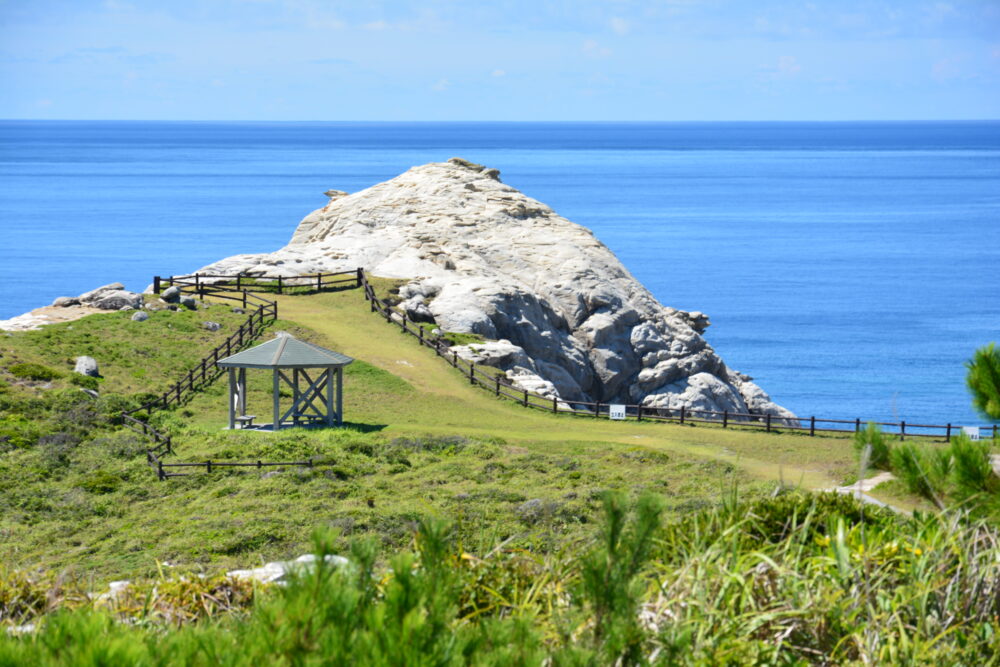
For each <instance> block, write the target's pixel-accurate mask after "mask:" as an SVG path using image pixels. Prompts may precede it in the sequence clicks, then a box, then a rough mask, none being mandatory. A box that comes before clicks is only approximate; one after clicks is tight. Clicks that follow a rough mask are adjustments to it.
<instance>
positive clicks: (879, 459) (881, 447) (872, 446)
mask: <svg viewBox="0 0 1000 667" xmlns="http://www.w3.org/2000/svg"><path fill="white" fill-rule="evenodd" d="M854 449H855V451H856V452H857V453H858V456H859V457H860V458H861V460H862V467H869V468H875V469H876V470H890V469H891V466H890V460H889V449H890V448H889V441H888V439H887V438H886V435H885V433H883V432H882V429H881V428H879V426H878V424H875V423H874V422H868V424H867V425H865V428H864V429H863V430H861V431H857V432H856V433H855V434H854Z"/></svg>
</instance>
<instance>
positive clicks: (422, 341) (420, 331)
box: [417, 326, 424, 345]
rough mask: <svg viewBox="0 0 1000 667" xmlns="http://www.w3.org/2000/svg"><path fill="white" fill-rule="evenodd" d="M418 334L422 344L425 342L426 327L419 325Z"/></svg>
mask: <svg viewBox="0 0 1000 667" xmlns="http://www.w3.org/2000/svg"><path fill="white" fill-rule="evenodd" d="M417 335H418V336H419V337H420V344H421V345H423V344H424V328H423V327H422V326H417Z"/></svg>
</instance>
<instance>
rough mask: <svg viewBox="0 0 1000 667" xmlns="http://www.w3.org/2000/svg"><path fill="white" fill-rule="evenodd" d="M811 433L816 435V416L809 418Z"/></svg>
mask: <svg viewBox="0 0 1000 667" xmlns="http://www.w3.org/2000/svg"><path fill="white" fill-rule="evenodd" d="M809 435H816V417H810V418H809Z"/></svg>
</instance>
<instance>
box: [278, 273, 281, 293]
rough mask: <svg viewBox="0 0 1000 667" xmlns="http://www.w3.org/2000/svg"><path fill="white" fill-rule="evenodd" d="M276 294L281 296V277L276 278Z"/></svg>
mask: <svg viewBox="0 0 1000 667" xmlns="http://www.w3.org/2000/svg"><path fill="white" fill-rule="evenodd" d="M278 294H281V276H278Z"/></svg>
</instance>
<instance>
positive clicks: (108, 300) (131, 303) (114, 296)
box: [91, 290, 142, 310]
mask: <svg viewBox="0 0 1000 667" xmlns="http://www.w3.org/2000/svg"><path fill="white" fill-rule="evenodd" d="M91 305H93V306H94V307H96V308H100V309H101V310H121V309H122V308H125V307H126V306H128V307H131V308H135V309H138V308H142V295H141V294H136V293H135V292H129V291H126V290H112V291H109V292H104V293H103V294H101V295H100V296H99V297H98V298H96V299H94V300H93V301H92V302H91Z"/></svg>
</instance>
